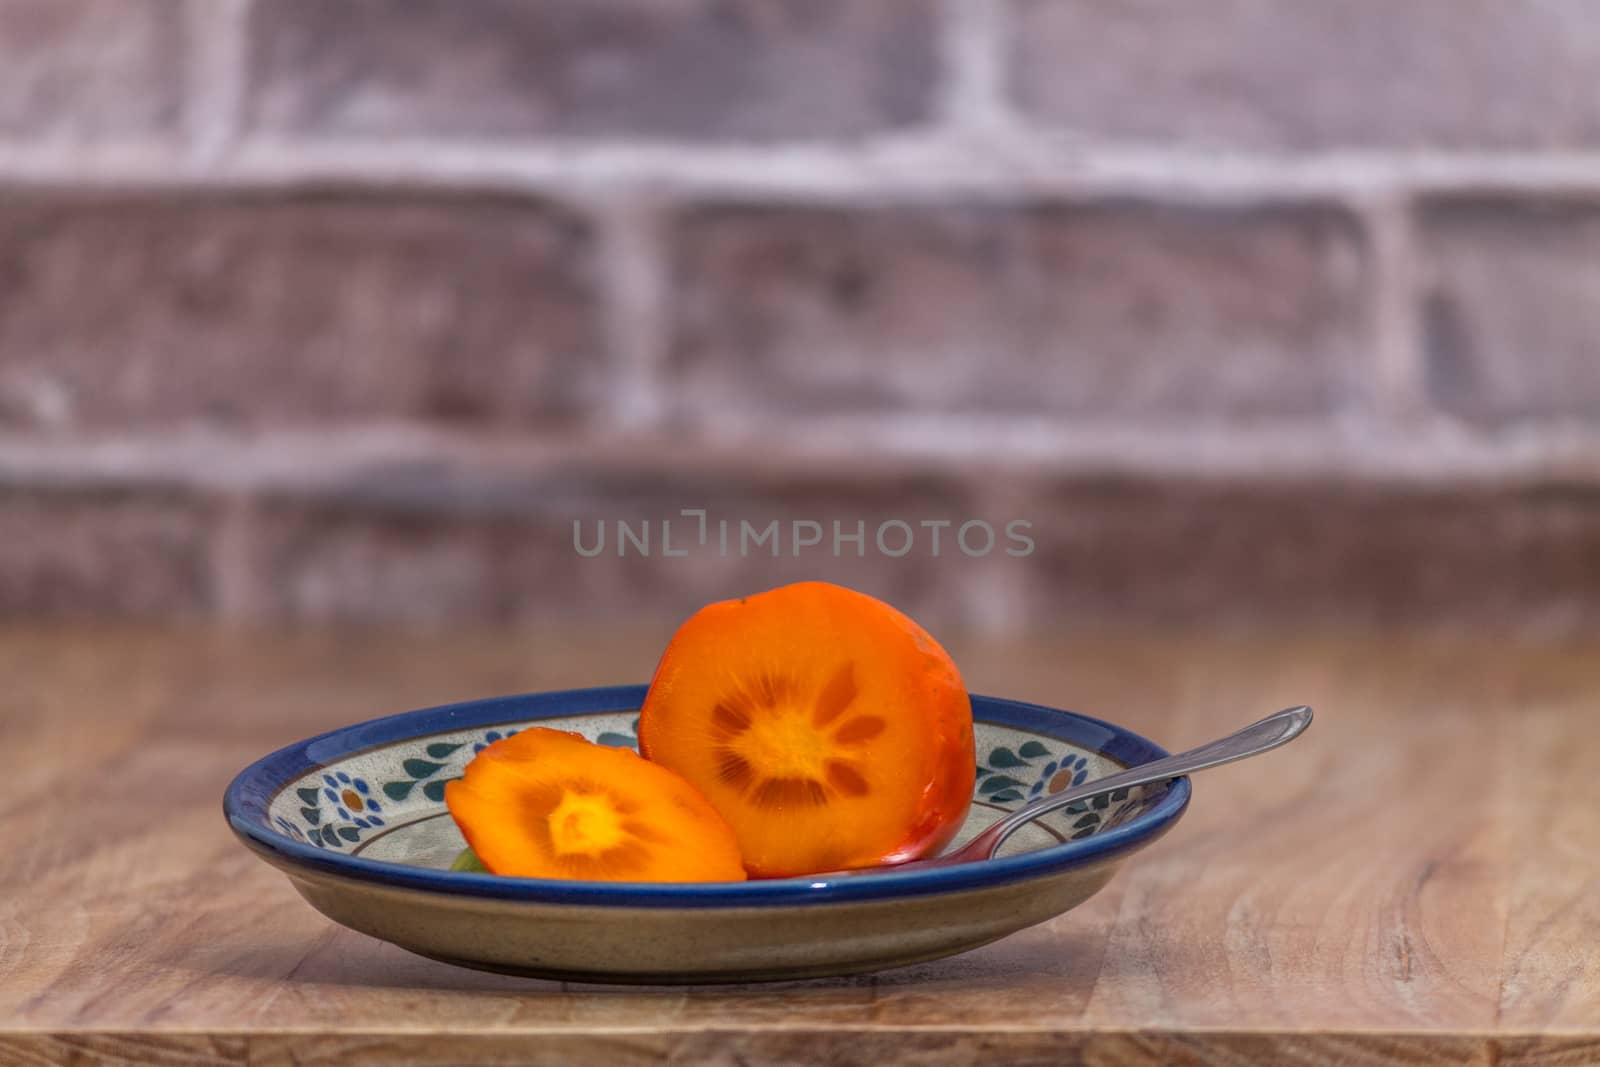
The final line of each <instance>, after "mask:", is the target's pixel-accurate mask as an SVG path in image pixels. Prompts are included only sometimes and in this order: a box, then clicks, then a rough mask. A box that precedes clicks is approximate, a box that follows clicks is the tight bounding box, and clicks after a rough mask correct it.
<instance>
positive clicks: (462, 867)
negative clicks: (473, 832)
mask: <svg viewBox="0 0 1600 1067" xmlns="http://www.w3.org/2000/svg"><path fill="white" fill-rule="evenodd" d="M450 869H451V870H452V871H466V872H467V873H469V874H488V873H489V868H487V867H485V866H484V865H483V861H482V860H480V859H479V858H478V854H477V853H476V852H474V851H472V849H470V848H464V849H462V850H461V855H459V856H457V857H456V858H455V860H454V861H452V862H451V864H450Z"/></svg>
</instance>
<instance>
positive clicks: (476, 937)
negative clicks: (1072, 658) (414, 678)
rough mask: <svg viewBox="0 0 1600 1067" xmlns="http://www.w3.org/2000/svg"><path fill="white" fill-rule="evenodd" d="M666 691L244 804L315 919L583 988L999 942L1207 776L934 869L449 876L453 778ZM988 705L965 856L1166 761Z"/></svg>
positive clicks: (384, 752)
mask: <svg viewBox="0 0 1600 1067" xmlns="http://www.w3.org/2000/svg"><path fill="white" fill-rule="evenodd" d="M644 693H645V687H644V686H618V687H612V688H604V689H579V690H569V691H565V692H554V693H535V694H530V695H527V696H515V697H503V698H498V699H494V700H480V701H474V702H471V703H466V704H454V705H450V706H447V707H441V708H430V709H426V710H423V711H413V712H408V713H405V714H402V715H394V716H390V717H388V718H384V719H377V720H374V721H372V722H368V723H363V724H361V725H358V726H350V727H346V728H345V729H341V730H335V731H333V732H331V733H326V734H323V735H321V736H319V737H314V738H311V739H310V740H307V741H302V742H299V743H297V744H293V745H290V746H289V747H287V748H284V749H281V750H279V751H277V752H274V753H273V754H271V755H270V756H266V757H265V758H263V759H261V760H259V761H258V762H256V763H254V764H252V765H251V766H250V767H248V768H246V769H245V770H244V771H243V772H241V773H240V774H239V776H238V777H237V778H235V779H234V781H233V783H232V784H231V785H230V786H229V787H228V792H227V795H226V797H225V798H224V801H223V809H224V812H225V814H226V815H227V818H228V822H229V824H230V825H231V826H232V827H233V830H234V832H235V833H237V834H238V835H239V837H240V839H241V840H243V841H244V843H245V844H246V845H248V846H249V847H250V848H251V849H253V850H254V851H255V852H257V853H258V854H259V855H260V856H262V857H263V858H264V859H266V860H267V862H269V863H271V864H273V865H274V866H276V867H278V868H280V869H281V870H283V871H284V872H285V873H286V874H288V876H289V880H290V881H291V882H292V883H293V884H294V887H295V888H296V889H297V890H299V892H300V894H301V895H302V896H304V897H305V898H306V900H307V901H309V902H310V903H311V905H312V907H314V908H316V909H317V910H318V911H320V912H322V913H323V914H324V915H326V916H328V917H329V918H331V919H333V920H334V921H335V922H339V923H342V924H344V925H345V926H348V927H350V928H352V929H355V930H359V931H361V932H363V933H366V934H371V935H372V936H374V937H379V938H382V939H384V940H385V941H391V942H393V943H394V944H397V945H400V946H401V947H403V948H406V949H410V950H411V951H413V952H418V953H421V954H422V955H425V956H431V957H433V958H435V959H440V960H446V961H448V962H451V963H457V964H463V965H466V966H469V967H480V968H486V969H489V970H495V971H505V972H512V973H518V974H527V975H536V976H540V977H549V978H560V979H566V980H573V981H586V980H587V981H605V982H707V981H744V980H753V979H780V978H802V977H815V976H821V975H834V974H849V973H856V972H861V971H871V970H877V969H880V968H884V967H892V966H897V965H900V964H908V963H916V962H919V961H922V960H927V959H934V958H936V957H939V956H946V955H950V954H952V953H956V952H961V951H964V950H966V949H970V948H975V947H977V946H978V945H982V944H986V943H988V942H990V941H994V940H996V939H998V938H1001V937H1004V936H1005V935H1007V934H1009V933H1012V932H1014V931H1016V930H1020V929H1022V928H1024V927H1026V926H1031V925H1033V924H1034V923H1038V922H1042V921H1043V920H1045V919H1048V918H1050V917H1052V916H1054V915H1059V914H1060V913H1062V912H1064V911H1066V910H1068V909H1069V908H1072V907H1075V906H1076V905H1078V904H1081V903H1082V902H1083V901H1085V900H1087V899H1088V898H1089V897H1090V896H1092V895H1093V894H1094V893H1095V892H1096V891H1098V890H1099V889H1100V887H1101V886H1103V885H1105V884H1106V882H1107V881H1109V880H1110V878H1111V876H1112V874H1113V873H1114V872H1115V870H1116V867H1117V865H1118V864H1119V863H1120V862H1121V861H1122V860H1123V859H1125V858H1126V857H1127V856H1128V855H1129V854H1130V853H1132V852H1134V851H1135V850H1137V849H1139V848H1142V847H1143V846H1145V845H1147V844H1149V843H1150V842H1152V841H1154V840H1155V839H1156V838H1157V837H1159V836H1160V835H1161V834H1162V833H1164V832H1165V831H1166V830H1168V829H1169V828H1171V826H1172V825H1173V823H1175V822H1176V821H1177V820H1178V818H1179V816H1181V815H1182V814H1183V811H1184V808H1185V807H1186V806H1187V805H1188V802H1189V781H1188V779H1187V778H1180V779H1178V780H1176V781H1174V782H1171V783H1169V784H1168V785H1165V786H1151V787H1145V788H1144V789H1133V790H1131V791H1118V792H1117V793H1114V794H1112V795H1110V796H1108V797H1100V798H1097V799H1096V800H1095V801H1094V802H1093V803H1085V804H1079V805H1076V806H1074V807H1071V808H1068V809H1066V810H1065V811H1063V812H1060V813H1058V814H1055V815H1051V816H1046V817H1045V818H1044V819H1043V820H1041V821H1040V822H1037V823H1035V824H1034V825H1032V826H1030V827H1028V828H1026V829H1024V830H1023V831H1020V832H1018V833H1017V834H1016V835H1014V836H1013V837H1012V838H1011V840H1010V841H1008V842H1007V844H1006V847H1005V848H1004V849H1002V852H1001V855H1000V856H998V857H996V858H995V859H992V860H988V861H985V862H982V863H972V864H963V865H960V866H957V867H949V868H942V869H935V870H925V871H902V872H888V873H883V874H872V875H855V876H852V877H847V878H831V879H830V878H828V877H817V878H786V879H773V880H770V881H752V882H729V883H698V884H675V885H668V884H661V883H621V882H575V881H557V880H549V879H533V878H501V877H497V876H494V875H488V874H469V873H461V872H455V871H451V870H449V869H448V868H449V866H450V863H451V861H452V860H453V859H454V858H455V857H456V855H457V854H458V853H459V852H460V851H461V849H462V848H463V847H464V844H465V843H464V842H463V840H462V838H461V834H460V832H459V831H458V830H457V829H456V827H455V824H454V822H453V821H452V820H451V818H450V815H449V812H448V811H447V810H446V808H445V805H444V784H445V782H447V781H449V780H451V779H452V778H455V777H457V776H459V775H460V773H461V770H462V768H463V767H464V766H465V765H466V763H467V761H468V760H470V759H471V758H472V757H473V755H474V754H476V753H477V752H478V751H480V750H481V749H482V748H483V747H484V746H485V745H488V744H490V743H491V742H493V741H495V740H497V739H498V738H500V737H503V736H505V735H507V734H510V733H514V732H515V731H517V730H519V729H521V728H523V727H525V726H529V725H533V724H538V725H541V726H553V727H557V728H560V729H564V730H575V731H577V732H578V733H581V734H583V735H584V736H585V737H588V738H590V739H592V740H595V741H598V742H600V743H601V744H606V745H619V746H628V747H633V745H634V743H635V734H636V730H637V724H638V719H637V716H638V708H639V705H640V703H641V702H642V701H643V699H644ZM972 712H973V718H974V720H975V725H976V734H977V750H978V761H979V766H978V778H977V784H976V787H975V791H974V794H973V803H972V810H971V812H970V814H969V816H968V819H967V824H966V826H965V827H964V828H963V830H962V833H961V835H960V836H959V837H958V838H957V839H956V842H955V845H959V844H960V843H961V842H963V841H965V840H967V839H968V838H970V837H971V836H972V835H973V834H975V833H977V832H978V831H979V830H981V829H983V828H984V827H986V826H988V825H989V824H990V823H992V822H994V821H995V820H996V819H998V818H999V817H1000V815H1001V814H1002V813H1003V812H1006V811H1010V810H1012V809H1014V808H1016V807H1018V806H1019V805H1021V804H1024V803H1027V802H1028V801H1029V800H1032V799H1034V798H1035V797H1038V796H1041V795H1045V794H1047V793H1051V792H1055V791H1057V790H1060V789H1064V788H1066V787H1067V786H1068V785H1071V784H1075V783H1078V782H1082V781H1085V780H1087V779H1089V778H1096V777H1099V776H1101V775H1105V774H1110V773H1112V772H1113V771H1116V770H1118V769H1120V768H1123V767H1126V766H1130V765H1133V764H1138V763H1145V762H1148V761H1150V760H1153V759H1158V758H1160V757H1162V756H1164V755H1166V753H1165V752H1164V751H1162V749H1161V748H1159V747H1157V746H1156V745H1154V744H1152V743H1151V742H1149V741H1146V740H1145V739H1144V738H1142V737H1139V736H1138V735H1136V734H1134V733H1131V732H1129V731H1127V730H1124V729H1122V728H1120V727H1117V726H1113V725H1111V724H1110V723H1105V722H1101V721H1100V720H1098V719H1091V718H1088V717H1086V716H1082V715H1075V714H1073V713H1071V712H1066V711H1058V710H1055V709H1053V708H1047V707H1041V706H1039V705H1036V704H1024V703H1020V702H1017V701H1012V700H1000V699H997V698H994V697H982V696H974V697H973V698H972ZM952 847H954V846H952Z"/></svg>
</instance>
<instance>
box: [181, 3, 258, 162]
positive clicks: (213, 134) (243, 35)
mask: <svg viewBox="0 0 1600 1067" xmlns="http://www.w3.org/2000/svg"><path fill="white" fill-rule="evenodd" d="M253 3H254V0H188V9H187V11H186V13H185V15H186V20H187V21H186V26H185V29H186V31H187V33H188V34H189V36H190V37H191V42H190V48H189V57H188V60H187V63H188V66H187V69H186V70H185V72H184V73H185V82H186V85H185V91H184V105H183V106H184V128H185V133H186V135H187V138H188V147H189V154H190V156H191V157H192V160H193V163H192V165H193V166H196V167H201V168H205V169H207V170H209V169H211V168H212V167H214V166H216V164H217V161H218V160H219V159H220V158H221V157H222V156H223V155H224V154H225V153H226V152H227V151H228V150H229V148H230V147H231V146H232V144H233V143H234V141H235V140H236V139H237V137H238V134H239V124H240V119H241V114H240V109H241V107H242V106H243V103H244V82H245V77H246V71H245V65H246V50H247V37H248V27H247V24H248V21H249V18H250V9H251V7H252V6H253Z"/></svg>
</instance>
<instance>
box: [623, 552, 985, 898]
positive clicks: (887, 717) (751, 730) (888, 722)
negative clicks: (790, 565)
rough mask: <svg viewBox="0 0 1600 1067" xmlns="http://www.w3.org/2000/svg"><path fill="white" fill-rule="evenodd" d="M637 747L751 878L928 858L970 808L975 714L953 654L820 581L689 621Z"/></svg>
mask: <svg viewBox="0 0 1600 1067" xmlns="http://www.w3.org/2000/svg"><path fill="white" fill-rule="evenodd" d="M639 748H640V751H641V752H643V753H644V755H645V758H646V759H648V760H651V761H653V762H655V763H659V764H661V765H662V766H665V767H670V768H672V769H673V770H675V771H677V772H678V773H679V774H681V775H683V777H684V778H686V779H688V780H689V782H690V783H692V784H693V785H695V786H696V787H697V788H699V790H700V791H701V792H702V793H703V794H705V797H706V799H707V800H709V801H710V802H711V803H712V805H713V806H715V807H716V809H717V810H718V811H720V812H721V813H722V814H723V816H724V817H725V818H726V819H727V820H728V822H729V824H730V825H732V827H733V831H734V834H735V836H736V837H737V838H738V842H739V850H740V852H742V853H743V855H744V862H745V868H746V869H747V870H748V871H749V872H750V873H751V874H752V875H753V876H756V877H784V876H789V875H799V874H810V873H814V872H817V871H826V870H838V869H843V868H848V867H862V866H868V865H872V864H878V863H896V862H900V861H903V860H910V859H915V858H917V857H920V856H925V855H928V854H930V853H932V852H935V851H937V850H938V849H939V848H941V847H943V846H944V845H945V844H946V843H947V842H948V841H949V840H950V838H951V837H953V836H954V835H955V833H956V831H957V829H959V828H960V826H961V823H962V821H963V819H964V818H965V815H966V811H967V808H968V806H969V804H970V803H971V800H972V781H973V777H974V771H975V764H974V758H973V755H974V754H973V742H972V704H971V701H970V700H969V699H968V696H967V691H966V689H965V687H964V686H963V685H962V682H961V676H960V674H959V673H958V672H957V670H956V666H955V664H954V662H952V661H951V659H950V656H949V655H948V654H947V653H946V652H945V650H944V649H943V648H941V647H940V646H939V644H938V642H936V641H934V639H933V638H932V637H930V636H929V635H928V633H927V632H926V631H925V630H923V629H922V627H920V626H918V625H917V624H916V623H915V622H913V621H911V619H909V618H907V617H906V616H905V615H903V614H901V613H900V612H898V611H896V610H895V609H894V608H892V607H890V606H889V605H888V604H885V603H884V602H883V601H881V600H877V599H875V598H873V597H870V596H867V595H866V594H864V593H858V592H855V591H854V590H851V589H845V588H843V587H842V586H837V585H831V584H829V583H826V582H799V583H796V584H794V585H787V586H783V587H782V588H779V589H774V590H771V591H770V592H766V593H760V594H757V595H755V596H749V597H742V598H740V599H738V600H725V601H721V602H719V603H716V604H711V605H708V606H707V607H704V608H702V609H700V611H698V612H696V613H695V614H694V615H693V616H692V617H691V618H690V619H689V620H688V621H687V622H685V623H684V624H683V626H682V627H681V628H679V630H678V632H677V634H676V635H674V637H673V638H672V642H671V644H669V645H668V646H667V650H666V652H665V654H664V655H663V656H662V658H661V662H660V664H659V665H658V666H657V667H656V672H655V677H654V678H653V679H652V681H651V683H650V691H649V693H648V694H647V695H646V697H645V701H644V708H643V709H642V710H641V712H640V715H639Z"/></svg>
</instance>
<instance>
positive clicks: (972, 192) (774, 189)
mask: <svg viewBox="0 0 1600 1067" xmlns="http://www.w3.org/2000/svg"><path fill="white" fill-rule="evenodd" d="M0 183H5V184H12V185H48V186H50V187H52V188H53V189H63V188H65V189H85V190H103V189H106V188H111V189H118V190H120V189H126V188H130V187H135V188H150V189H157V190H159V189H188V188H246V189H255V188H260V189H277V188H292V187H294V186H296V185H303V184H316V183H348V184H352V185H363V184H366V185H374V186H384V185H396V184H399V185H415V186H421V187H440V188H447V189H461V190H484V191H503V192H520V193H531V194H542V195H551V196H561V197H571V198H575V199H582V198H585V197H588V196H592V195H594V193H595V192H596V190H599V189H604V188H606V187H614V186H622V187H648V188H651V189H652V190H654V191H656V192H657V193H659V194H660V195H663V196H668V195H672V196H678V197H682V198H694V197H722V198H738V197H760V198H767V199H774V198H794V199H799V200H820V201H830V200H843V201H846V202H856V201H861V200H877V201H882V200H883V199H884V198H887V197H895V198H900V197H907V196H909V197H917V196H932V197H937V196H940V195H944V194H960V195H964V196H972V197H977V198H982V197H996V198H1001V199H1008V198H1032V197H1059V198H1068V199H1070V198H1074V197H1086V198H1104V197H1108V196H1134V197H1138V196H1151V197H1162V196H1178V197H1193V198H1198V199H1217V200H1222V201H1228V202H1233V201H1239V202H1257V201H1262V200H1268V201H1271V200H1303V199H1306V198H1315V197H1345V196H1357V195H1367V194H1371V193H1373V192H1384V191H1400V192H1405V193H1410V194H1449V193H1531V194H1552V193H1553V194H1590V195H1592V194H1597V193H1600V152H1589V153H1559V154H1542V153H1520V154H1518V153H1505V154H1465V153H1459V154H1454V153H1425V152H1415V153H1408V154H1403V155H1386V154H1384V153H1374V152H1343V153H1318V154H1313V155H1298V156H1267V155H1247V154H1230V153H1224V152H1203V151H1193V150H1188V151H1185V150H1156V149H1139V148H1130V147H1113V146H1088V145H1084V144H1082V143H1078V142H1074V141H1071V140H1069V139H1065V138H1062V137H1060V136H1052V135H1051V134H1050V133H1047V132H1042V131H1037V130H1030V129H1029V128H1027V127H1022V126H1008V127H1006V128H1005V129H1003V130H1001V129H996V130H991V131H987V132H986V133H984V134H983V135H982V136H981V137H978V138H977V139H976V143H975V138H974V136H973V135H972V134H971V132H970V131H961V130H956V129H954V128H951V129H946V130H939V131H933V132H925V133H919V134H914V135H908V136H903V137H883V138H877V139H872V140H868V141H864V142H861V143H860V144H857V145H852V146H844V145H832V144H820V143H818V144H772V145H760V146H758V145H743V146H717V145H688V144H651V143H638V142H625V143H624V142H592V141H585V142H545V143H542V144H539V145H524V146H517V145H505V144H481V143H480V144H475V143H470V142H457V141H436V140H410V141H385V142H374V143H368V144H354V143H332V142H314V141H298V142H268V141H263V140H253V139H246V140H242V141H240V142H239V143H237V144H236V145H235V146H234V147H233V148H232V149H231V150H230V151H228V152H226V153H223V154H222V155H220V156H218V157H217V158H215V159H210V160H200V159H196V158H193V157H189V158H179V159H174V158H173V155H172V153H171V151H170V149H167V148H164V147H162V146H159V145H154V144H132V143H126V144H101V145H87V146H66V145H60V144H55V143H46V144H36V145H27V144H19V143H17V142H8V143H0Z"/></svg>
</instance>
